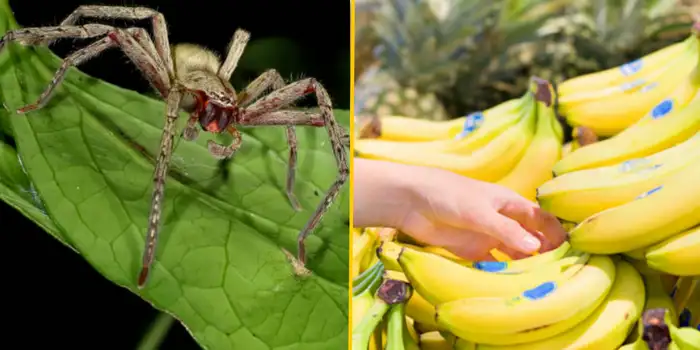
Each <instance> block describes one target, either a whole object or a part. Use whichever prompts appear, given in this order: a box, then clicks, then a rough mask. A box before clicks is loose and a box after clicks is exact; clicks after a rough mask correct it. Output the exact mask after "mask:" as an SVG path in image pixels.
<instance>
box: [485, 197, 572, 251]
mask: <svg viewBox="0 0 700 350" xmlns="http://www.w3.org/2000/svg"><path fill="white" fill-rule="evenodd" d="M499 213H501V214H503V215H505V216H507V217H509V218H511V219H513V220H515V221H518V222H520V224H521V225H522V226H523V227H524V228H525V229H526V230H528V231H531V232H535V231H537V232H539V233H540V234H541V235H536V236H539V238H540V240H541V241H542V247H541V250H540V252H542V253H544V252H547V251H550V250H552V249H554V248H556V247H558V246H560V245H561V244H562V243H563V242H564V241H565V240H566V235H567V234H566V230H565V229H564V227H563V226H562V225H561V223H560V222H559V220H557V218H556V217H555V216H554V215H552V214H550V213H549V212H547V211H545V210H543V209H541V208H540V207H539V206H537V205H536V204H535V203H532V202H530V201H528V200H525V199H522V200H519V199H513V200H511V201H509V202H508V203H506V204H505V205H504V206H503V207H502V208H501V210H499Z"/></svg>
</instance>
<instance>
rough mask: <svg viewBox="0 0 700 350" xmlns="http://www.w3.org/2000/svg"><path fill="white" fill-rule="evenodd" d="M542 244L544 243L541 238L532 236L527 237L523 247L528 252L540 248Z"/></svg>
mask: <svg viewBox="0 0 700 350" xmlns="http://www.w3.org/2000/svg"><path fill="white" fill-rule="evenodd" d="M541 245H542V243H541V242H540V240H539V239H537V238H535V237H532V236H527V237H525V238H524V239H523V243H522V247H523V248H524V249H525V250H527V251H528V252H534V251H537V250H539V249H540V246H541Z"/></svg>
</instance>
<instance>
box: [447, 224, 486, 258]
mask: <svg viewBox="0 0 700 350" xmlns="http://www.w3.org/2000/svg"><path fill="white" fill-rule="evenodd" d="M435 236H439V238H438V239H435V243H434V245H437V246H440V247H443V248H445V249H447V250H449V251H450V252H452V253H453V254H455V255H457V256H459V257H461V258H462V259H466V260H471V261H482V260H486V259H489V260H490V259H491V255H490V254H489V251H491V249H493V248H495V247H497V246H498V245H499V244H500V242H499V241H498V240H497V239H495V238H493V237H490V236H488V235H485V234H483V233H479V232H473V231H465V230H462V229H457V228H453V227H447V228H444V229H441V230H440V231H439V233H438V234H436V235H435Z"/></svg>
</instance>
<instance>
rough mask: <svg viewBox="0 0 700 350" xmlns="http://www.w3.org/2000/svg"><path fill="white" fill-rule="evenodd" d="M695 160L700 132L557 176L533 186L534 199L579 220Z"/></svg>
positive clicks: (627, 199) (560, 215)
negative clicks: (674, 142)
mask: <svg viewBox="0 0 700 350" xmlns="http://www.w3.org/2000/svg"><path fill="white" fill-rule="evenodd" d="M695 162H700V133H696V134H695V135H694V136H693V137H691V138H690V139H688V140H686V141H684V142H682V143H680V144H678V145H676V146H674V147H671V148H668V149H666V150H663V151H661V152H658V153H655V154H653V155H650V156H647V157H644V158H636V159H630V160H627V161H625V162H622V163H618V164H614V165H608V166H604V167H600V168H594V169H585V170H578V171H574V172H570V173H566V174H563V175H561V176H557V177H555V178H554V179H551V180H550V181H547V182H546V183H544V184H543V185H542V186H540V187H539V188H538V189H537V200H538V202H539V204H540V207H542V209H544V210H547V211H549V212H550V213H552V214H554V215H555V216H557V217H558V218H561V219H564V220H567V221H573V222H581V221H583V220H584V219H586V218H587V217H589V216H591V215H593V214H596V213H599V212H601V211H603V210H605V209H609V208H612V207H616V206H619V205H622V204H624V203H627V202H630V201H632V200H634V198H636V197H637V196H639V194H640V193H644V192H646V191H649V190H651V189H653V188H655V187H657V186H659V185H661V184H662V183H663V182H664V181H665V180H666V179H667V178H668V177H669V176H671V175H673V174H675V173H676V172H678V171H679V170H681V169H683V168H684V167H686V166H688V165H689V164H692V163H695Z"/></svg>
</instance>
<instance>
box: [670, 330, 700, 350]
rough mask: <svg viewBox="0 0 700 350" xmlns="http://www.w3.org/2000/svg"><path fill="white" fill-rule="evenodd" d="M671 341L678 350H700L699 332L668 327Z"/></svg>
mask: <svg viewBox="0 0 700 350" xmlns="http://www.w3.org/2000/svg"><path fill="white" fill-rule="evenodd" d="M668 328H669V330H670V331H671V339H673V342H674V343H676V344H678V348H679V349H680V350H700V330H698V329H695V328H691V327H681V328H678V327H676V326H674V325H669V327H668Z"/></svg>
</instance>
